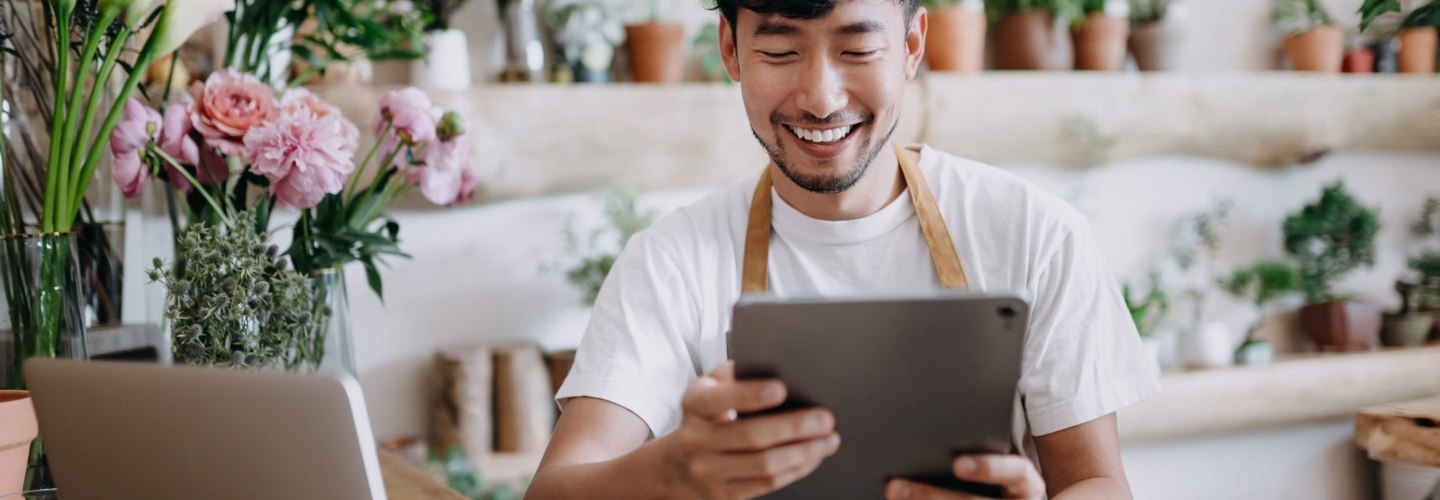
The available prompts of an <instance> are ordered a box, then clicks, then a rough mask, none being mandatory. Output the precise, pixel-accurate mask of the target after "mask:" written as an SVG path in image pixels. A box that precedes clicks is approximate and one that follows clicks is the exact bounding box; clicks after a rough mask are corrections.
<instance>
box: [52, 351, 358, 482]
mask: <svg viewBox="0 0 1440 500" xmlns="http://www.w3.org/2000/svg"><path fill="white" fill-rule="evenodd" d="M25 379H26V381H27V382H28V383H29V386H30V391H31V397H32V398H33V399H34V402H35V411H36V414H37V415H38V416H39V420H40V434H41V436H42V438H43V439H44V442H45V448H46V450H47V452H48V453H49V460H50V467H51V470H52V471H53V472H54V474H55V482H56V487H57V488H58V490H59V493H60V494H61V495H63V497H62V498H65V500H90V499H117V498H126V499H129V498H134V499H141V498H143V499H147V500H182V499H183V500H192V499H197V498H204V499H208V500H254V499H257V498H264V499H268V500H288V499H295V500H300V499H306V500H310V499H319V498H325V499H384V498H385V488H384V485H383V484H382V482H381V478H380V467H379V462H378V457H377V455H376V451H375V443H374V438H373V436H372V435H371V432H370V421H369V418H368V417H367V416H366V413H365V401H364V398H363V397H362V395H361V392H360V385H359V384H358V383H357V382H356V381H355V379H354V378H353V377H350V376H348V375H339V376H336V375H298V374H288V373H278V372H251V371H229V370H221V369H203V368H192V367H166V366H159V365H153V364H140V363H118V362H79V361H66V360H47V359H36V360H31V361H29V362H27V363H25Z"/></svg>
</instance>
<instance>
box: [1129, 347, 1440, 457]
mask: <svg viewBox="0 0 1440 500" xmlns="http://www.w3.org/2000/svg"><path fill="white" fill-rule="evenodd" d="M1162 384H1163V386H1164V390H1163V392H1161V393H1160V394H1159V395H1157V396H1155V397H1153V398H1150V399H1148V400H1146V401H1142V402H1140V403H1139V404H1136V405H1134V406H1132V407H1130V408H1126V409H1124V410H1121V411H1120V414H1119V420H1120V437H1121V440H1122V441H1124V442H1126V443H1127V444H1130V443H1135V442H1145V441H1157V440H1168V439H1177V438H1185V437H1194V436H1202V435H1213V434H1224V433H1235V432H1246V431H1253V430H1259V429H1264V428H1267V427H1279V426H1285V425H1294V424H1303V423H1309V422H1318V421H1324V420H1331V419H1342V418H1349V417H1351V416H1353V415H1354V414H1355V412H1356V411H1358V410H1360V409H1361V408H1365V407H1368V406H1374V405H1380V404H1387V403H1394V402H1397V401H1409V400H1414V399H1419V398H1426V397H1432V396H1440V345H1431V346H1427V347H1414V348H1405V349H1385V350H1378V351H1371V352H1364V353H1349V354H1318V355H1306V356H1296V357H1292V358H1289V359H1284V360H1280V361H1276V362H1275V363H1273V364H1271V365H1268V366H1259V367H1235V368H1227V369H1219V370H1209V371H1197V372H1187V373H1175V374H1168V375H1166V376H1164V378H1163V379H1162Z"/></svg>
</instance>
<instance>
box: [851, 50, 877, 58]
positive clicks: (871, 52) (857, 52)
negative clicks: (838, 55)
mask: <svg viewBox="0 0 1440 500" xmlns="http://www.w3.org/2000/svg"><path fill="white" fill-rule="evenodd" d="M879 53H880V49H875V50H847V51H845V52H844V55H846V56H850V57H858V58H865V57H870V56H873V55H875V54H879Z"/></svg>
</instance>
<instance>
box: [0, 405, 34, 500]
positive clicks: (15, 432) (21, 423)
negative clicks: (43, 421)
mask: <svg viewBox="0 0 1440 500" xmlns="http://www.w3.org/2000/svg"><path fill="white" fill-rule="evenodd" d="M0 424H4V425H0V493H6V494H8V493H16V492H20V491H24V490H25V489H26V488H25V473H26V470H27V469H29V460H30V443H31V442H32V441H34V440H35V436H36V435H38V434H39V432H40V427H39V422H37V421H36V420H35V404H34V403H33V402H32V401H31V400H30V391H12V390H3V391H0Z"/></svg>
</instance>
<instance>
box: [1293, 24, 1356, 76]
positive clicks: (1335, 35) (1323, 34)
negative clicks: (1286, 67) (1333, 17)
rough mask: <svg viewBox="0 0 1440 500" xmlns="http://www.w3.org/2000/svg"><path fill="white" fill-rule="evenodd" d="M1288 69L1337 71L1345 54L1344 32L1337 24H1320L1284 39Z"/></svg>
mask: <svg viewBox="0 0 1440 500" xmlns="http://www.w3.org/2000/svg"><path fill="white" fill-rule="evenodd" d="M1285 54H1286V55H1288V56H1290V69H1293V70H1295V71H1309V72H1316V73H1339V72H1340V62H1341V61H1342V60H1343V59H1344V55H1345V32H1344V31H1343V30H1341V29H1340V27H1338V26H1320V27H1316V28H1312V29H1310V30H1307V31H1304V32H1301V33H1297V34H1294V35H1290V37H1289V38H1286V39H1285Z"/></svg>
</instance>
